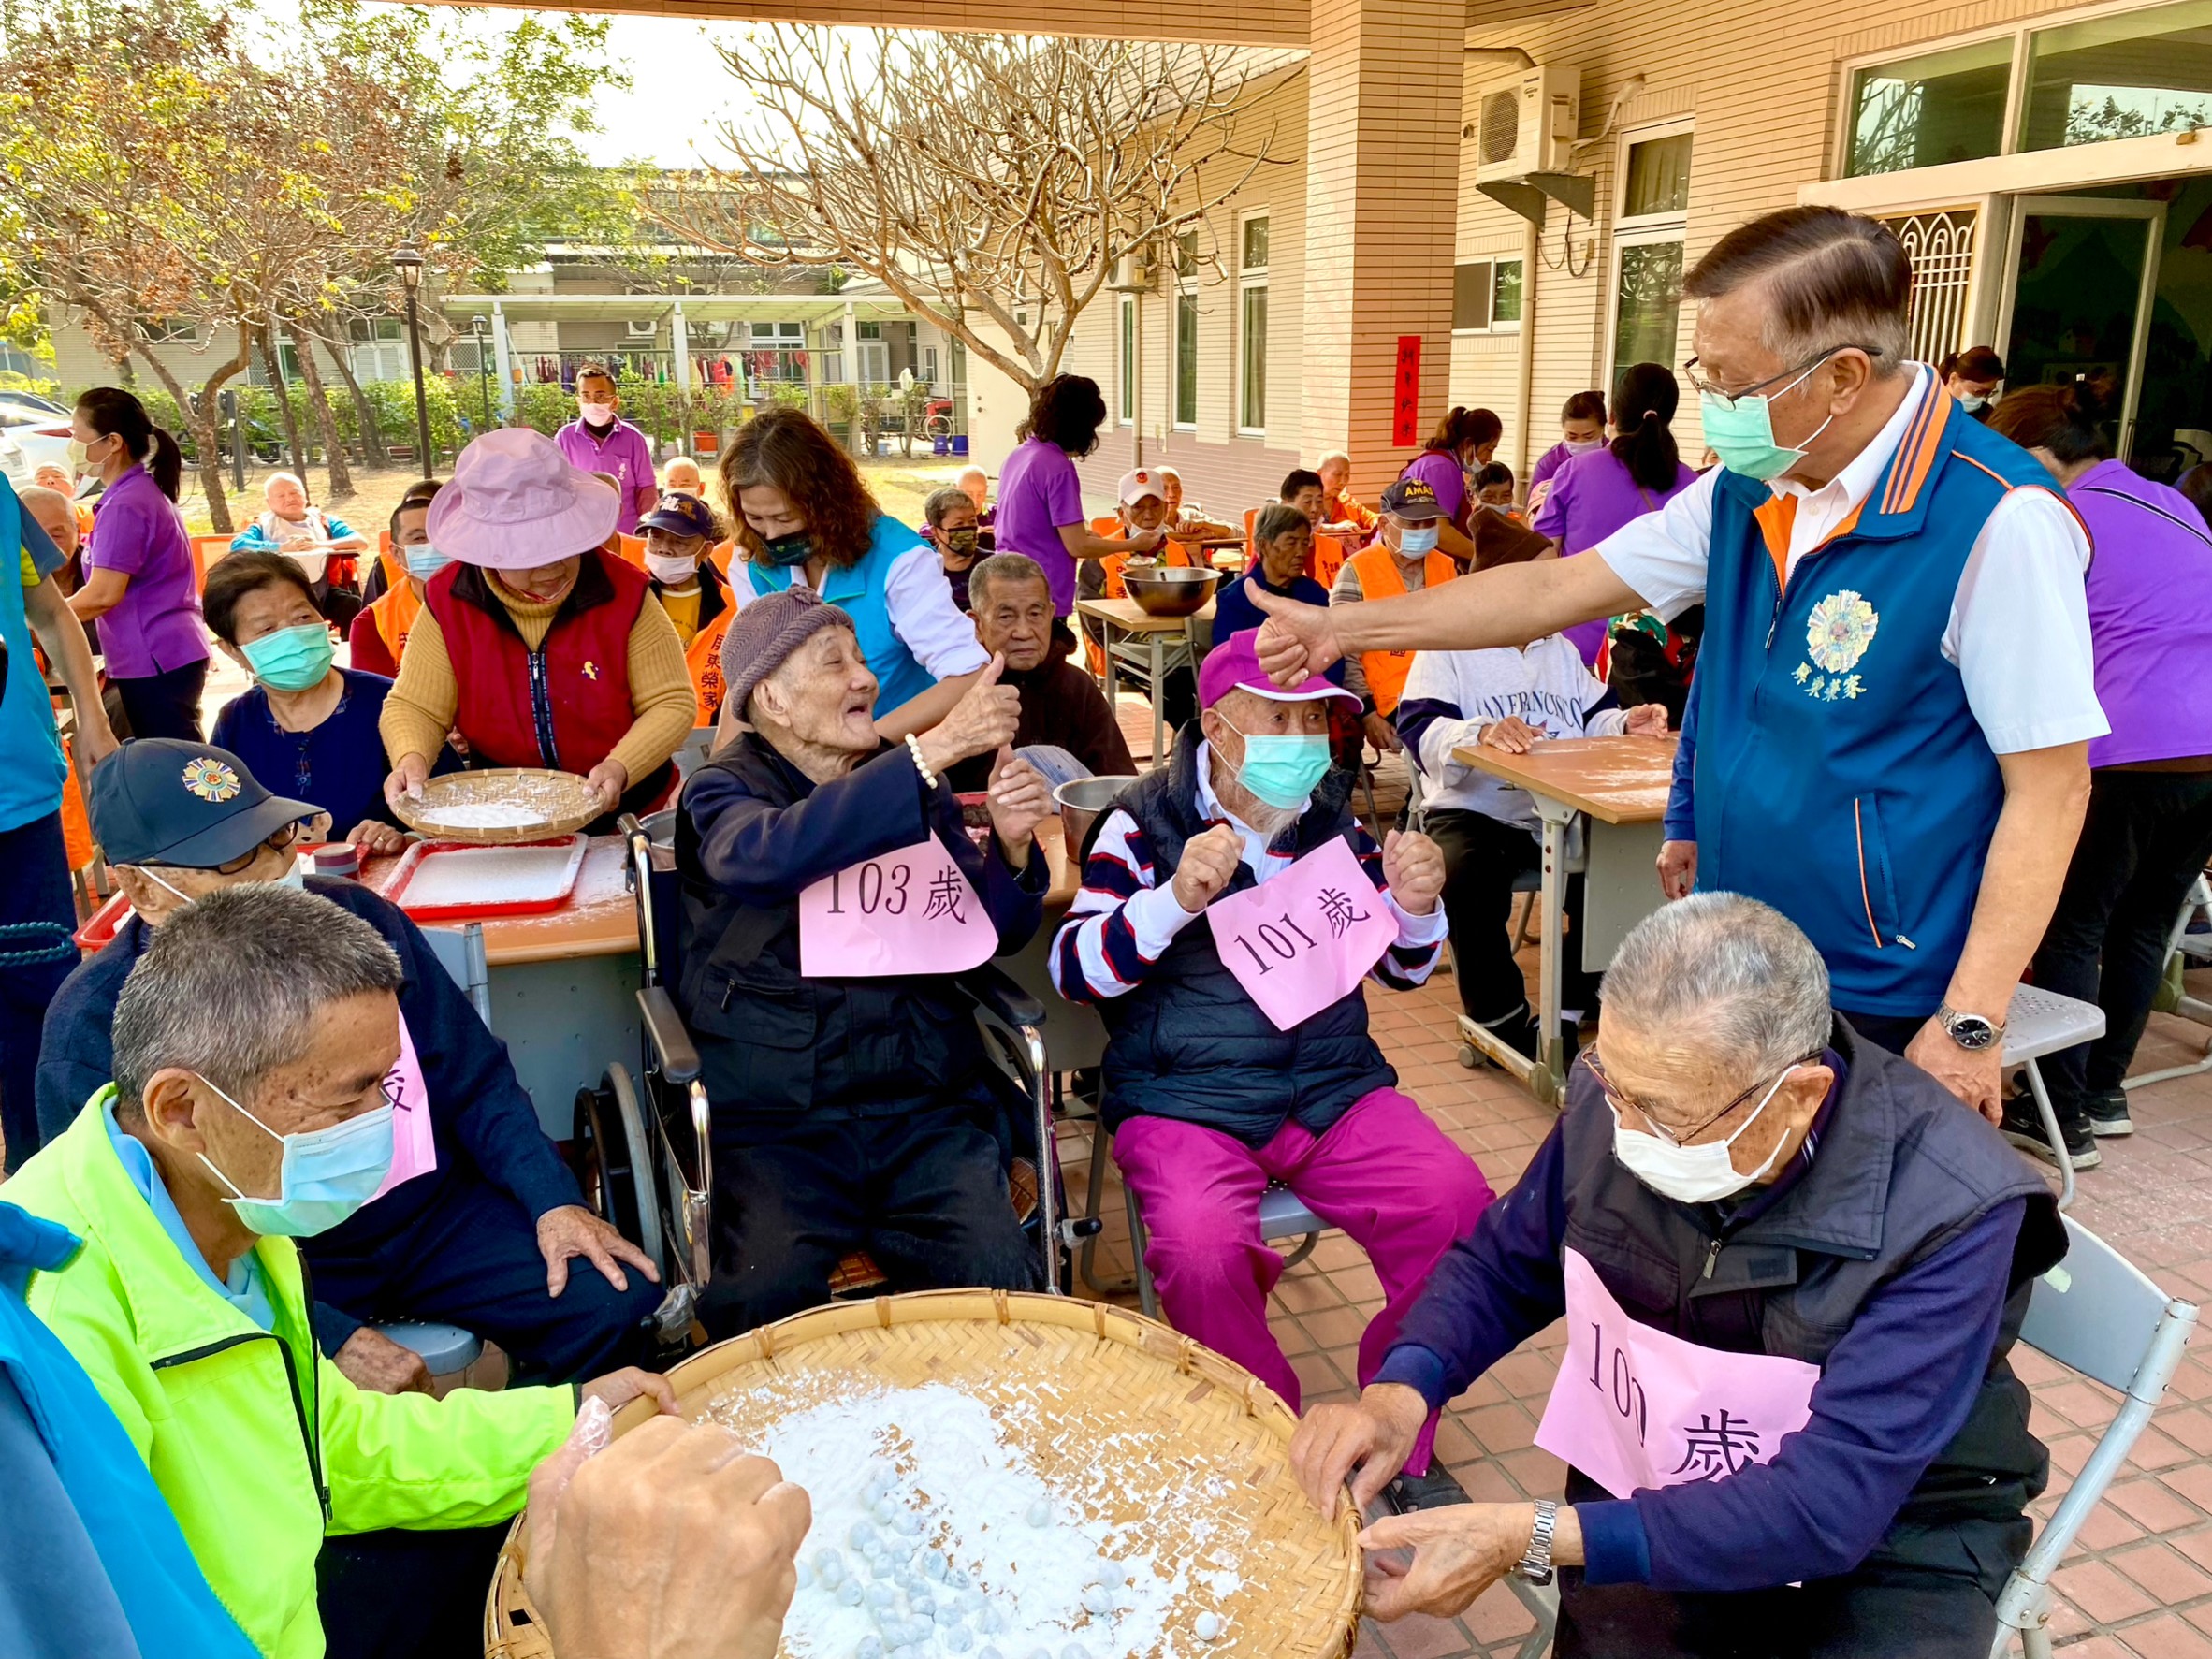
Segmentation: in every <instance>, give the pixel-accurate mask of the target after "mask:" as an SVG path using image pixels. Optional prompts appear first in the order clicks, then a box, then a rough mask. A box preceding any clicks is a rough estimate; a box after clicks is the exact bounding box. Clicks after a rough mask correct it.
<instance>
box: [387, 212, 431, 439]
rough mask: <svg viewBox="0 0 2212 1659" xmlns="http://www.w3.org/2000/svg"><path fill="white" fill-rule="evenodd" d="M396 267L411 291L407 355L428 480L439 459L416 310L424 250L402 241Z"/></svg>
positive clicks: (417, 435)
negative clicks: (433, 449)
mask: <svg viewBox="0 0 2212 1659" xmlns="http://www.w3.org/2000/svg"><path fill="white" fill-rule="evenodd" d="M392 265H393V268H394V269H397V270H398V271H399V273H400V286H401V287H403V288H405V289H406V290H407V354H408V357H410V358H411V359H412V360H413V362H414V364H415V444H416V453H417V454H418V455H419V456H420V457H421V458H422V470H423V476H425V477H426V478H427V477H429V475H430V474H431V473H433V472H434V471H436V458H435V457H434V455H433V454H432V452H431V450H430V401H429V394H428V393H426V392H425V391H424V390H423V384H422V319H421V316H420V313H418V312H417V311H416V309H415V296H416V294H417V293H418V292H419V291H420V289H421V287H422V267H423V257H422V250H421V249H419V248H417V247H416V246H415V244H414V243H413V242H401V243H400V246H399V247H397V248H395V249H393V250H392Z"/></svg>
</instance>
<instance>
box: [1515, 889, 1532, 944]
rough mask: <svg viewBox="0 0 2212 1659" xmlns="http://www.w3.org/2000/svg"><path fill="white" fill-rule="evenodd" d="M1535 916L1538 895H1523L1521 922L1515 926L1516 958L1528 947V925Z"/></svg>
mask: <svg viewBox="0 0 2212 1659" xmlns="http://www.w3.org/2000/svg"><path fill="white" fill-rule="evenodd" d="M1535 914H1536V895H1535V894H1533V893H1524V894H1522V895H1521V920H1520V921H1518V922H1516V923H1514V924H1513V953H1514V954H1515V955H1516V956H1518V955H1520V954H1521V952H1522V951H1523V950H1525V949H1527V947H1528V924H1529V923H1530V922H1532V921H1534V920H1535Z"/></svg>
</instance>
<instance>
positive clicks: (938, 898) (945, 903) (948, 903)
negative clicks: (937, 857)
mask: <svg viewBox="0 0 2212 1659" xmlns="http://www.w3.org/2000/svg"><path fill="white" fill-rule="evenodd" d="M967 886H968V883H967V882H966V881H964V880H961V877H960V872H959V871H958V870H951V869H946V870H939V871H938V873H937V875H936V877H935V878H934V879H933V880H931V881H930V883H929V905H928V908H927V909H925V910H923V912H922V920H923V921H924V922H934V921H936V920H937V918H938V917H939V916H950V917H952V918H953V921H955V922H958V923H960V924H962V925H964V926H965V925H966V924H967V922H968V918H967V917H966V916H963V915H962V914H961V913H960V900H961V898H962V896H963V895H964V892H965V890H966V888H967Z"/></svg>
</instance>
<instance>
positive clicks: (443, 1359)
mask: <svg viewBox="0 0 2212 1659" xmlns="http://www.w3.org/2000/svg"><path fill="white" fill-rule="evenodd" d="M371 1329H372V1330H374V1331H375V1332H377V1333H378V1334H379V1335H382V1336H385V1337H387V1338H389V1339H390V1340H391V1341H393V1342H396V1343H398V1344H399V1345H400V1346H401V1347H403V1348H409V1349H412V1350H413V1351H414V1352H415V1353H416V1354H419V1355H420V1356H421V1357H422V1362H423V1364H424V1365H425V1366H427V1367H428V1368H429V1373H430V1375H432V1376H458V1375H460V1374H461V1373H462V1372H464V1371H466V1370H467V1369H468V1368H469V1367H470V1366H472V1365H473V1364H474V1363H475V1362H476V1360H477V1357H478V1356H479V1355H481V1354H482V1353H483V1352H484V1344H483V1343H482V1341H480V1340H479V1339H478V1338H477V1337H476V1336H475V1335H474V1334H473V1332H467V1331H463V1330H462V1329H461V1328H460V1327H459V1326H458V1325H441V1324H437V1323H434V1322H432V1321H430V1320H428V1319H393V1320H391V1321H390V1322H388V1323H386V1324H382V1325H376V1326H373V1327H371Z"/></svg>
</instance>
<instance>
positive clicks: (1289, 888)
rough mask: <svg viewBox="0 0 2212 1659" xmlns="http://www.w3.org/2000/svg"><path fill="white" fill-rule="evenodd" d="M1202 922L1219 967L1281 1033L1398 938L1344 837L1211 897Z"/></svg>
mask: <svg viewBox="0 0 2212 1659" xmlns="http://www.w3.org/2000/svg"><path fill="white" fill-rule="evenodd" d="M1206 921H1207V923H1208V924H1210V925H1211V926H1212V927H1213V929H1214V949H1215V951H1216V952H1217V953H1219V954H1220V957H1221V961H1222V964H1223V965H1224V966H1225V967H1226V968H1228V969H1229V971H1230V972H1231V973H1233V974H1234V975H1236V978H1237V983H1238V984H1240V985H1242V986H1244V990H1245V991H1246V993H1247V994H1249V995H1250V997H1251V998H1252V1000H1253V1001H1254V1002H1257V1003H1258V1004H1259V1011H1260V1012H1262V1013H1264V1014H1265V1015H1267V1017H1268V1018H1269V1019H1270V1020H1271V1021H1273V1024H1274V1027H1275V1029H1276V1030H1278V1031H1288V1030H1289V1029H1290V1028H1291V1027H1292V1026H1296V1025H1297V1024H1299V1022H1301V1021H1302V1020H1306V1019H1310V1018H1312V1017H1313V1016H1314V1015H1315V1014H1317V1013H1319V1012H1320V1011H1321V1010H1323V1009H1325V1008H1327V1007H1328V1006H1329V1005H1330V1004H1331V1003H1332V1002H1334V1001H1336V1000H1337V999H1338V998H1339V997H1344V996H1345V995H1346V994H1347V993H1349V992H1350V991H1351V990H1353V989H1354V988H1355V987H1356V986H1357V985H1358V984H1359V982H1361V980H1363V979H1365V978H1366V977H1367V970H1368V969H1369V968H1373V967H1374V966H1375V963H1376V962H1377V961H1379V960H1380V959H1381V957H1382V953H1384V952H1385V951H1387V950H1389V949H1390V941H1391V940H1393V939H1396V938H1397V937H1398V918H1397V916H1396V914H1395V913H1394V912H1393V911H1392V910H1390V906H1389V905H1387V904H1385V903H1384V902H1383V895H1381V894H1380V893H1378V892H1377V891H1375V883H1374V882H1373V881H1370V880H1368V879H1367V872H1366V871H1365V870H1363V869H1361V867H1360V859H1359V855H1358V854H1357V853H1355V852H1353V851H1352V849H1351V844H1350V843H1349V842H1347V841H1346V839H1345V838H1344V837H1342V836H1339V837H1336V838H1335V839H1334V840H1332V841H1331V842H1330V843H1329V844H1328V845H1327V846H1325V847H1317V848H1316V849H1315V850H1314V851H1311V852H1309V853H1307V854H1306V855H1305V856H1304V857H1303V858H1302V859H1300V860H1299V861H1298V862H1297V863H1296V864H1294V865H1292V866H1290V867H1289V868H1288V869H1287V870H1285V871H1284V872H1283V873H1282V874H1281V875H1279V876H1276V877H1274V878H1273V880H1269V881H1266V882H1264V883H1263V884H1261V885H1260V886H1258V887H1251V888H1247V889H1245V890H1244V892H1242V893H1232V894H1230V895H1228V896H1227V897H1225V898H1217V899H1215V901H1214V902H1213V903H1212V904H1211V905H1209V906H1207V907H1206Z"/></svg>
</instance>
